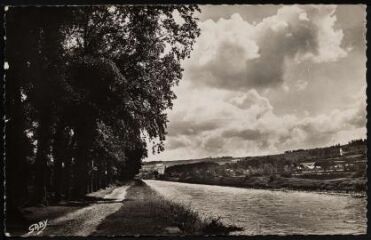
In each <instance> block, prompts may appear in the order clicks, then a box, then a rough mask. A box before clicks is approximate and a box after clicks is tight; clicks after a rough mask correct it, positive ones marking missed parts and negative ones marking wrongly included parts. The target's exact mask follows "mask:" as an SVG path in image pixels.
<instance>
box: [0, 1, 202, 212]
mask: <svg viewBox="0 0 371 240" xmlns="http://www.w3.org/2000/svg"><path fill="white" fill-rule="evenodd" d="M197 11H199V8H198V7H197V6H193V5H190V6H187V5H182V6H170V5H168V6H116V7H108V6H90V7H10V8H9V10H8V11H7V12H6V16H5V21H6V49H5V58H6V61H7V62H8V65H9V69H8V70H7V71H6V78H5V91H6V96H5V97H6V98H5V108H6V109H5V114H6V115H5V122H6V129H5V131H6V132H5V133H6V162H5V167H6V172H5V176H6V197H7V198H6V210H7V216H8V217H9V218H11V217H12V216H16V214H17V209H18V208H19V207H21V206H23V205H24V204H43V205H46V204H48V202H50V201H54V202H58V201H60V200H62V199H67V200H70V199H82V198H83V197H84V195H85V194H86V193H88V192H91V191H95V190H97V189H100V188H104V187H106V186H107V185H108V184H110V183H112V182H113V181H115V180H117V179H121V180H126V179H130V178H133V177H134V176H135V175H136V174H137V173H138V171H139V169H140V167H141V160H142V159H143V158H144V157H145V156H146V155H147V148H148V147H147V144H146V142H154V146H153V148H152V151H155V152H160V151H162V150H163V149H164V146H163V141H164V140H165V135H166V123H167V115H166V110H167V109H169V108H171V107H172V101H173V100H174V99H175V98H176V96H175V94H174V92H173V91H172V87H173V86H174V85H176V84H177V83H178V81H179V80H180V79H181V78H182V71H183V69H182V67H181V61H182V60H183V59H185V58H187V57H189V55H190V52H191V50H192V46H193V44H194V42H195V39H196V38H197V37H198V35H199V28H198V26H197V18H196V17H195V13H196V12H197ZM156 139H157V140H156ZM155 140H156V141H155Z"/></svg>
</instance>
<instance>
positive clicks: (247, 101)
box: [144, 5, 366, 161]
mask: <svg viewBox="0 0 371 240" xmlns="http://www.w3.org/2000/svg"><path fill="white" fill-rule="evenodd" d="M365 11H366V7H365V6H362V5H338V6H334V5H331V6H330V5H313V6H311V5H305V6H303V5H285V6H282V5H257V6H254V5H219V6H211V5H201V14H200V16H199V18H200V24H199V26H200V28H201V35H200V37H199V38H198V39H197V41H196V44H195V46H194V50H193V51H192V53H191V57H190V58H189V59H187V60H186V61H184V62H183V68H184V73H183V79H182V80H181V81H180V82H179V85H178V86H176V87H175V88H174V91H175V94H176V95H177V99H176V100H175V101H174V107H173V109H172V110H169V111H168V119H169V123H168V128H167V131H168V134H167V136H166V141H165V151H164V152H162V153H160V154H155V155H153V154H152V153H151V151H149V156H148V158H146V159H145V160H144V161H156V160H162V161H169V160H180V159H195V158H204V157H209V156H211V157H218V156H249V155H251V156H252V155H266V154H276V153H281V152H284V151H285V150H293V149H299V148H313V147H321V146H330V145H334V144H338V143H340V144H343V143H347V142H348V141H349V140H352V139H358V138H366V92H365V91H366V53H365V51H366V43H365Z"/></svg>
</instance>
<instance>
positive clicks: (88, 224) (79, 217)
mask: <svg viewBox="0 0 371 240" xmlns="http://www.w3.org/2000/svg"><path fill="white" fill-rule="evenodd" d="M129 187H130V185H125V186H120V187H117V188H114V189H113V190H112V189H111V190H112V191H109V193H107V194H105V193H106V192H107V190H102V191H99V192H95V193H93V194H91V195H89V196H90V197H96V198H102V201H98V202H96V203H93V204H91V205H89V206H86V207H83V208H80V209H78V210H75V211H73V212H70V213H68V214H66V215H64V216H61V217H58V218H56V219H49V220H48V224H47V227H46V228H45V230H44V231H43V232H41V233H40V234H39V235H38V236H89V235H91V234H93V233H94V231H95V230H96V228H97V226H98V225H99V224H100V223H101V222H102V221H103V220H104V219H105V218H106V217H107V216H109V215H111V214H113V213H115V212H117V211H118V210H119V209H120V208H121V207H122V205H123V201H124V200H125V197H126V191H127V189H128V188H129ZM31 235H36V233H32V234H31ZM24 236H30V235H29V234H26V235H24Z"/></svg>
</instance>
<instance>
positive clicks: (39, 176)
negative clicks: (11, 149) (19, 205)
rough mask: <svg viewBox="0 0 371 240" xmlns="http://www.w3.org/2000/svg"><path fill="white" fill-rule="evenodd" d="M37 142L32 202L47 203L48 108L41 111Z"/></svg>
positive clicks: (49, 130) (49, 116)
mask: <svg viewBox="0 0 371 240" xmlns="http://www.w3.org/2000/svg"><path fill="white" fill-rule="evenodd" d="M38 132H39V134H38V136H39V137H38V144H37V154H36V160H35V193H34V199H33V202H34V203H35V204H44V205H47V204H48V202H47V188H46V186H47V181H48V179H47V176H48V165H47V162H48V154H49V151H50V149H49V147H50V137H51V115H50V111H49V108H45V109H44V110H43V111H42V115H41V117H40V122H39V129H38Z"/></svg>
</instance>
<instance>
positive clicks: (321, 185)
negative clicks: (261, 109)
mask: <svg viewBox="0 0 371 240" xmlns="http://www.w3.org/2000/svg"><path fill="white" fill-rule="evenodd" d="M163 180H167V181H176V182H185V183H198V184H209V185H220V186H233V187H246V188H258V189H287V190H302V191H331V192H344V193H355V192H356V193H364V192H365V191H366V185H367V179H366V178H363V177H359V178H334V179H308V178H295V177H291V178H284V177H281V176H259V177H186V178H170V177H165V178H164V179H163Z"/></svg>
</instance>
